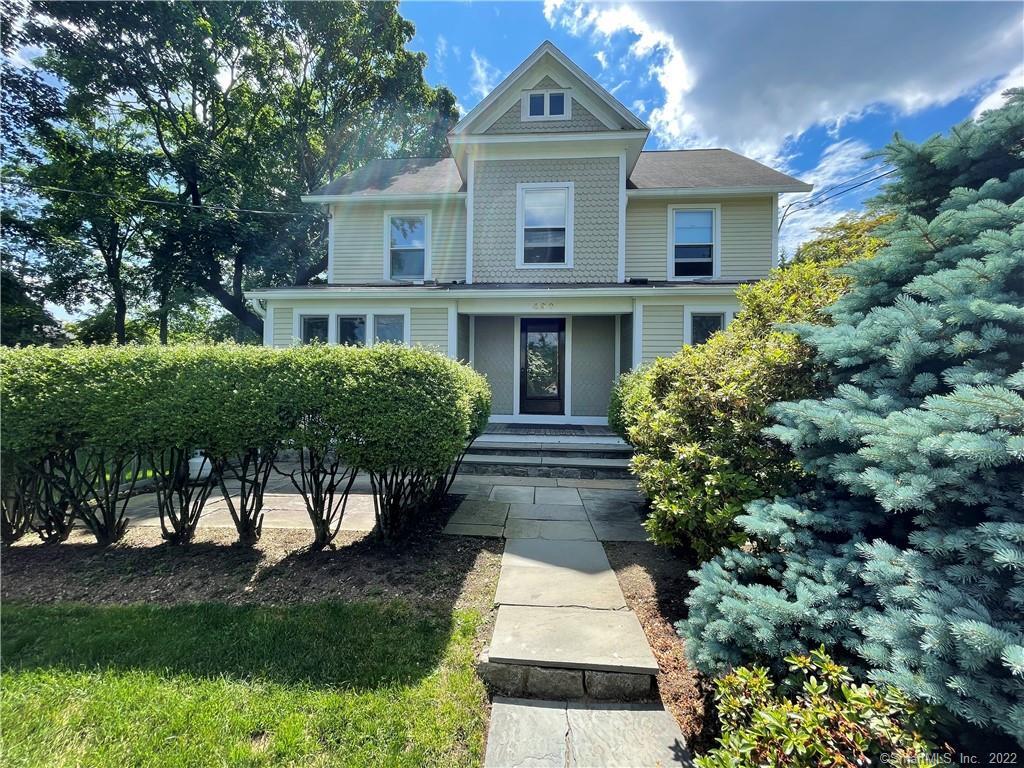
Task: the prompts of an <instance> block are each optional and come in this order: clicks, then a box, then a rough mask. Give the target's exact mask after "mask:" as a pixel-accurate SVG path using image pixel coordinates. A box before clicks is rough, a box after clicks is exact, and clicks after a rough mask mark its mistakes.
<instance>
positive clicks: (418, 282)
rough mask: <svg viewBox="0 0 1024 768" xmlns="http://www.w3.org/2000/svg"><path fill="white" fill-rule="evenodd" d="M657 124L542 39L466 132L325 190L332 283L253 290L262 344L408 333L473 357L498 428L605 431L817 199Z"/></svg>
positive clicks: (761, 269) (763, 270)
mask: <svg viewBox="0 0 1024 768" xmlns="http://www.w3.org/2000/svg"><path fill="white" fill-rule="evenodd" d="M648 133H649V129H648V127H647V125H645V124H644V122H643V121H642V120H640V119H639V118H638V117H636V115H634V114H632V113H631V112H630V111H629V110H628V109H626V108H625V107H624V106H623V105H622V104H620V103H619V102H618V101H617V100H616V99H615V97H614V96H612V95H611V94H610V93H609V92H608V91H606V90H605V89H604V88H602V87H601V86H600V85H599V84H598V83H597V82H596V81H594V80H593V79H592V78H591V77H589V76H588V75H587V74H586V73H585V72H584V71H583V70H582V69H580V67H578V66H577V65H576V64H574V63H573V62H572V61H571V60H570V59H569V58H568V57H566V56H565V54H563V53H562V52H561V51H559V50H558V49H557V48H556V47H555V46H554V45H552V44H551V43H549V42H545V43H544V44H543V45H541V46H540V47H539V48H538V49H537V50H536V51H535V52H534V53H533V54H532V55H531V56H530V57H529V58H528V59H526V61H524V62H523V63H522V64H521V65H520V66H519V67H518V68H517V69H516V70H515V71H514V72H513V73H512V74H511V75H509V77H507V78H506V79H505V80H504V81H503V82H502V83H501V84H500V85H499V86H498V87H497V88H495V89H494V91H493V92H492V93H490V94H489V95H488V96H487V97H486V98H485V99H484V100H483V101H481V102H480V104H479V105H478V106H477V107H476V108H475V109H473V110H472V111H471V112H470V113H469V114H468V115H466V117H465V118H464V119H463V120H462V121H461V122H459V124H458V125H456V126H455V128H454V129H453V130H452V131H451V132H450V134H449V136H448V144H449V147H450V149H451V156H450V157H444V158H412V159H400V160H377V161H374V162H371V163H369V164H367V165H366V166H364V167H363V168H360V169H359V170H357V171H353V172H352V173H349V174H346V175H345V176H342V177H340V178H338V179H337V180H335V181H333V182H332V183H330V184H328V185H326V186H325V187H323V188H321V189H318V190H316V191H315V192H313V193H312V194H310V195H309V196H308V197H305V198H304V200H306V201H307V202H309V203H315V204H320V205H324V206H326V207H327V209H328V210H329V213H330V219H329V222H330V223H329V238H328V248H329V252H328V253H329V257H328V267H327V284H326V285H315V286H302V287H295V288H268V289H264V290H258V291H250V292H249V294H248V295H249V298H250V299H252V300H253V301H254V303H255V304H256V305H257V306H258V308H259V309H260V311H261V312H263V313H264V316H265V329H266V330H265V334H264V342H265V343H266V344H268V345H273V346H287V345H290V344H295V343H303V342H309V341H311V340H314V339H319V340H322V341H325V342H327V343H330V344H373V343H375V342H377V341H397V342H404V343H407V344H424V345H430V346H432V347H436V348H437V349H439V350H441V351H442V352H443V353H445V354H448V355H451V356H453V357H457V358H459V359H462V360H465V361H468V362H469V363H470V364H471V365H472V366H473V367H475V368H476V369H477V370H479V371H481V372H482V373H484V374H486V376H487V378H488V380H489V381H490V384H491V387H492V388H493V397H494V401H493V411H494V416H493V421H495V422H529V423H534V424H537V423H539V424H544V423H558V424H603V423H606V421H607V408H608V397H609V393H610V390H611V386H612V383H613V381H614V379H615V378H616V376H618V374H619V373H620V372H621V371H625V370H628V369H630V368H633V367H635V366H637V365H641V364H643V363H646V362H649V361H651V360H653V359H654V358H656V357H658V356H664V355H671V354H672V353H674V352H675V351H677V350H678V349H679V348H680V347H681V346H682V345H684V344H690V343H697V342H700V341H702V340H703V339H705V338H707V337H708V335H710V334H711V333H713V332H714V331H716V330H718V329H720V328H723V327H724V326H725V325H726V324H727V323H729V321H730V320H731V318H732V316H733V314H734V313H735V311H736V309H737V304H736V300H735V290H736V288H737V286H738V285H740V284H741V283H743V282H746V281H751V280H757V279H759V278H762V277H764V276H765V275H767V274H768V271H769V270H770V269H771V267H772V266H773V265H774V262H775V259H776V254H777V253H778V246H777V238H776V231H777V228H776V221H777V214H778V198H779V194H780V193H784V192H805V191H808V190H810V189H811V187H810V186H809V185H807V184H804V183H802V182H800V181H798V180H797V179H794V178H792V177H790V176H787V175H785V174H783V173H779V172H777V171H774V170H772V169H771V168H767V167H765V166H764V165H762V164H760V163H757V162H755V161H754V160H751V159H749V158H746V157H742V156H740V155H737V154H735V153H733V152H730V151H728V150H725V149H700V150H682V151H656V152H650V151H644V149H643V147H644V143H645V142H646V140H647V136H648Z"/></svg>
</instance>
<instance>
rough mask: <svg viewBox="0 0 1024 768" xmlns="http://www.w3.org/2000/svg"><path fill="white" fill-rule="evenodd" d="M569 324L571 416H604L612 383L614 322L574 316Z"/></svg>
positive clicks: (609, 316)
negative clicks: (570, 338) (570, 331)
mask: <svg viewBox="0 0 1024 768" xmlns="http://www.w3.org/2000/svg"><path fill="white" fill-rule="evenodd" d="M569 322H571V323H572V340H571V342H570V344H571V353H572V398H571V407H572V415H573V416H607V415H608V398H609V397H610V395H611V391H612V382H613V381H614V379H615V318H614V317H613V316H611V315H607V316H602V315H593V316H591V315H576V316H575V317H572V318H570V320H569Z"/></svg>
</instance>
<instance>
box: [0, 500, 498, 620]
mask: <svg viewBox="0 0 1024 768" xmlns="http://www.w3.org/2000/svg"><path fill="white" fill-rule="evenodd" d="M235 538H236V537H235V531H234V529H229V528H203V527H202V526H200V528H199V530H198V532H197V535H196V540H195V542H194V543H192V544H189V545H187V546H183V547H171V546H168V545H167V544H165V543H164V542H163V541H162V539H161V538H160V529H159V528H154V527H141V526H140V527H137V528H132V529H129V531H128V532H127V534H126V535H125V537H124V538H123V539H122V540H121V541H120V542H118V543H117V544H116V545H114V546H112V547H108V548H101V547H98V546H97V545H96V544H95V543H93V539H92V537H91V536H90V535H88V534H87V533H86V532H84V531H76V532H75V533H73V534H72V536H71V538H70V539H69V540H68V541H66V542H64V543H63V544H58V545H49V546H48V545H43V544H40V543H39V542H38V540H37V539H34V538H33V537H32V536H31V535H29V536H26V537H25V538H24V539H23V540H22V541H21V542H18V543H17V544H16V545H14V546H13V547H11V548H9V549H8V550H7V551H5V552H4V553H3V558H2V564H0V569H2V580H0V599H2V600H5V601H7V600H21V601H27V602H36V603H39V602H54V601H70V602H82V603H92V604H103V603H107V604H120V603H141V602H145V603H149V604H158V605H161V604H162V605H170V604H176V603H196V602H205V601H215V602H223V603H229V604H246V603H258V604H288V603H303V602H320V601H342V602H351V601H357V600H368V599H371V600H392V599H400V600H405V601H408V602H409V603H411V604H412V605H414V606H420V607H425V608H432V609H437V610H450V609H452V608H475V609H478V610H480V611H482V612H484V613H485V614H486V613H487V612H489V611H490V610H491V609H492V608H493V599H494V590H495V586H496V584H497V579H498V571H499V569H500V566H501V551H502V542H501V540H499V539H482V538H475V537H473V538H471V537H463V536H443V535H441V534H440V532H439V525H438V522H437V521H434V520H431V521H429V522H428V524H427V525H425V526H423V530H420V531H417V532H414V533H413V534H411V535H410V536H409V537H408V538H407V539H405V540H404V541H400V542H397V543H394V544H392V543H388V542H385V541H381V540H380V539H378V538H377V537H376V536H374V535H372V534H367V533H357V532H347V531H342V532H341V533H339V534H338V537H337V538H336V540H335V548H334V549H328V550H325V551H323V552H320V553H317V554H308V553H306V552H305V549H306V548H307V546H308V544H309V542H310V541H311V539H312V531H311V530H310V531H305V530H295V529H270V528H266V529H264V531H263V535H262V537H261V538H260V541H259V542H258V543H257V545H256V547H254V548H253V549H243V548H239V547H236V546H233V542H234V541H235Z"/></svg>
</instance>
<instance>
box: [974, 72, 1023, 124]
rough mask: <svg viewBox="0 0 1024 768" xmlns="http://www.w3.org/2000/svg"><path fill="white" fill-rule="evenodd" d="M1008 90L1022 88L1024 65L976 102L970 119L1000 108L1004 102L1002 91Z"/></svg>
mask: <svg viewBox="0 0 1024 768" xmlns="http://www.w3.org/2000/svg"><path fill="white" fill-rule="evenodd" d="M1009 88H1024V64H1021V65H1020V66H1019V67H1017V68H1016V69H1014V70H1013V71H1012V72H1010V73H1009V74H1008V75H1007V76H1006V77H1004V78H1003V79H1001V80H1000V81H999V82H998V83H996V85H995V87H994V88H993V89H992V90H991V91H989V92H988V94H987V95H986V96H985V97H984V98H982V100H981V101H979V102H978V104H977V106H975V108H974V112H972V113H971V117H975V118H976V117H978V116H979V115H981V113H982V112H986V111H988V110H990V109H998V108H999V107H1001V106H1002V105H1003V102H1005V101H1006V99H1005V98H1004V97H1003V91H1005V90H1007V89H1009Z"/></svg>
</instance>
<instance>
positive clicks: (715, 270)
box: [665, 203, 722, 283]
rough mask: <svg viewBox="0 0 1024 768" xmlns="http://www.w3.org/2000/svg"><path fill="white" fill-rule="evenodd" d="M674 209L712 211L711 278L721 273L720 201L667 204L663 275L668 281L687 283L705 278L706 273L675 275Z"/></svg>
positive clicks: (706, 277)
mask: <svg viewBox="0 0 1024 768" xmlns="http://www.w3.org/2000/svg"><path fill="white" fill-rule="evenodd" d="M676 211H712V213H713V215H712V218H713V219H714V221H712V232H711V236H712V237H713V238H714V242H713V243H712V244H711V276H710V277H711V279H715V278H717V277H719V276H720V275H721V274H722V205H721V203H674V204H669V206H668V224H667V229H668V233H667V234H668V236H667V243H666V250H667V253H666V258H667V259H668V260H667V262H666V264H665V277H666V279H667V280H668V281H669V282H673V283H688V282H693V281H694V280H707V279H708V275H688V276H685V277H676V275H675V255H676V254H675V245H676V242H675V241H676V237H675V235H676V224H675V212H676Z"/></svg>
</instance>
